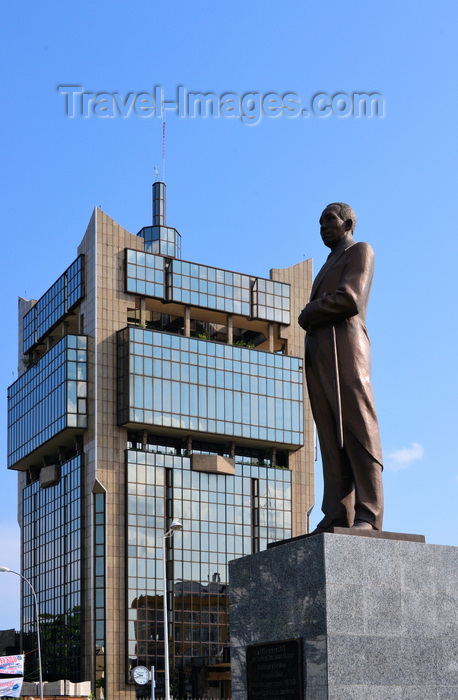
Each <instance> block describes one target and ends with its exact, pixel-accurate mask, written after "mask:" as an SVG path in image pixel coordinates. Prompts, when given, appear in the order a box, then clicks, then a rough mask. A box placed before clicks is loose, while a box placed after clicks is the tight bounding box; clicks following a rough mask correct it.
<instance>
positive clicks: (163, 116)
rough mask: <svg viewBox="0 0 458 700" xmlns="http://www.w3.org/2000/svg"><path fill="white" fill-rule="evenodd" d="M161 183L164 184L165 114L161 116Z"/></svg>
mask: <svg viewBox="0 0 458 700" xmlns="http://www.w3.org/2000/svg"><path fill="white" fill-rule="evenodd" d="M162 182H165V112H164V113H163V115H162Z"/></svg>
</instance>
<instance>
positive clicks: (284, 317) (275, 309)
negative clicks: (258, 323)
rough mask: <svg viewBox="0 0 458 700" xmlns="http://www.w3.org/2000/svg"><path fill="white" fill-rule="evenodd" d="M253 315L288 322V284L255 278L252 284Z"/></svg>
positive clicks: (267, 319) (266, 319) (268, 319)
mask: <svg viewBox="0 0 458 700" xmlns="http://www.w3.org/2000/svg"><path fill="white" fill-rule="evenodd" d="M253 316H254V317H255V318H260V319H263V320H265V321H276V322H278V323H284V324H286V325H289V324H290V285H289V284H286V283H284V282H275V281H274V280H266V279H261V278H257V279H256V280H255V282H254V284H253Z"/></svg>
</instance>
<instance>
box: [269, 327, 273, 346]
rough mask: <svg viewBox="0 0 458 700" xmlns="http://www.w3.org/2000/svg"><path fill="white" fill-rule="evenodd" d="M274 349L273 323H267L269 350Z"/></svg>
mask: <svg viewBox="0 0 458 700" xmlns="http://www.w3.org/2000/svg"><path fill="white" fill-rule="evenodd" d="M273 351H274V324H273V323H269V352H273Z"/></svg>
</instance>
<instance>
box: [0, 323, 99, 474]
mask: <svg viewBox="0 0 458 700" xmlns="http://www.w3.org/2000/svg"><path fill="white" fill-rule="evenodd" d="M86 427H87V338H86V337H85V336H75V335H68V336H65V337H63V338H62V339H61V340H60V341H59V342H58V343H56V345H54V347H53V348H51V350H49V351H48V352H47V353H46V354H45V355H43V357H41V358H40V359H39V360H38V362H36V364H34V365H32V367H30V368H29V369H28V370H27V372H25V374H23V375H22V376H21V377H20V378H19V379H18V380H17V381H15V382H14V384H12V385H11V386H10V387H9V389H8V466H12V465H14V464H15V463H16V462H18V461H19V460H21V459H23V458H24V457H26V456H27V455H28V454H29V453H30V452H33V450H35V449H37V448H38V447H40V445H43V444H44V443H45V442H46V441H47V440H49V439H50V438H52V437H54V435H57V433H59V432H60V431H61V430H64V429H65V428H86Z"/></svg>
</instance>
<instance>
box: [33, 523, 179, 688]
mask: <svg viewBox="0 0 458 700" xmlns="http://www.w3.org/2000/svg"><path fill="white" fill-rule="evenodd" d="M182 527H183V525H182V524H181V523H180V521H179V520H178V519H177V518H174V520H173V521H172V524H171V525H170V528H169V529H168V530H167V532H166V533H165V535H164V536H163V537H162V574H163V584H164V660H165V667H164V670H165V700H170V669H169V630H168V621H167V569H166V555H165V554H166V553H165V541H166V539H167V538H168V537H173V533H174V532H175V531H176V530H181V529H182ZM42 700H43V699H42Z"/></svg>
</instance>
